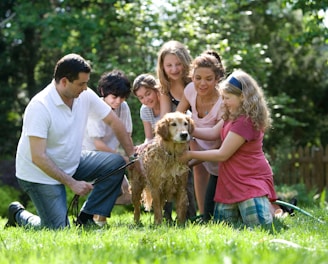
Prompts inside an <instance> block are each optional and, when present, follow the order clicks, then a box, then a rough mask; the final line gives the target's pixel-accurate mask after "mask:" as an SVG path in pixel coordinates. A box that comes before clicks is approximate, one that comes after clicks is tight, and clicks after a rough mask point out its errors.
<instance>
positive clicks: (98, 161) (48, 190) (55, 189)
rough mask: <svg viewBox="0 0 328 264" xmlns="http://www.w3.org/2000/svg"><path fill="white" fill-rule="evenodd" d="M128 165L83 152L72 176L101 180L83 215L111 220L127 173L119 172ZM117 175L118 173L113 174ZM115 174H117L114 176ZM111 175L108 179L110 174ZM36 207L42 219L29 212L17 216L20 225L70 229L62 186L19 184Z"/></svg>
mask: <svg viewBox="0 0 328 264" xmlns="http://www.w3.org/2000/svg"><path fill="white" fill-rule="evenodd" d="M124 164H125V161H124V159H123V157H122V156H121V155H118V154H113V153H109V152H101V151H83V152H82V154H81V159H80V164H79V166H78V168H77V170H76V172H75V174H74V175H73V178H74V179H76V180H81V181H82V180H83V181H90V182H91V181H94V180H96V179H98V180H100V181H101V182H99V183H98V184H95V185H94V188H93V190H92V191H91V192H90V194H89V196H88V198H87V200H86V201H85V203H84V204H83V206H82V208H81V211H83V212H84V213H87V214H92V215H93V214H98V215H102V216H106V217H109V216H110V213H111V211H112V209H113V207H114V205H115V201H116V198H117V197H118V196H119V194H120V192H121V184H122V180H123V176H124V169H122V170H120V171H116V170H117V169H118V168H119V167H121V166H123V165H124ZM114 171H115V172H114ZM113 172H114V173H113ZM111 173H113V174H112V175H110V176H108V175H109V174H111ZM18 182H19V184H20V186H21V187H22V189H23V190H24V191H25V192H27V194H28V195H29V197H30V198H31V200H32V202H33V204H34V206H35V207H36V210H37V213H38V215H39V216H35V215H32V214H31V213H29V212H27V211H26V210H24V211H21V212H19V213H18V214H17V215H16V220H17V223H18V224H19V225H22V226H32V227H35V228H39V227H46V228H50V229H58V228H64V227H66V226H69V221H68V219H67V201H66V190H65V186H64V185H62V184H58V185H48V184H38V183H32V182H27V181H23V180H19V179H18Z"/></svg>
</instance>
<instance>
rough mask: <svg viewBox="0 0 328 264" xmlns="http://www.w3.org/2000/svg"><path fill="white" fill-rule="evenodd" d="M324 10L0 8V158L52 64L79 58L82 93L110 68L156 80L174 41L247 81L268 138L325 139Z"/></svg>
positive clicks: (264, 6)
mask: <svg viewBox="0 0 328 264" xmlns="http://www.w3.org/2000/svg"><path fill="white" fill-rule="evenodd" d="M327 6H328V1H327V0H324V1H303V0H298V1H295V0H279V1H274V0H269V1H248V0H240V1H232V0H229V1H204V0H196V1H191V0H169V1H162V2H160V1H156V5H155V4H154V3H153V1H151V0H146V1H140V0H137V1H124V0H118V1H115V0H97V1H41V0H36V1H24V0H11V1H2V2H1V3H0V10H1V11H0V29H1V31H0V77H1V78H0V84H1V87H2V88H1V91H0V93H1V96H0V98H1V99H0V111H1V112H2V113H3V115H1V116H0V124H2V126H5V127H3V129H1V135H0V146H1V147H0V155H11V156H14V152H15V149H16V144H17V140H18V138H19V134H20V127H21V122H22V118H21V117H22V115H23V110H24V108H25V106H26V104H27V103H28V101H29V99H30V98H31V97H32V96H33V95H34V94H35V93H36V92H38V91H39V90H40V89H42V88H43V87H44V86H45V85H46V84H47V83H48V82H49V81H50V79H51V76H52V72H53V67H54V65H55V63H56V61H57V60H58V59H59V58H60V57H61V56H63V55H64V54H66V53H70V52H76V53H80V54H81V55H82V56H84V57H85V58H87V59H89V60H90V61H91V62H92V65H93V74H92V75H91V80H90V87H91V88H93V89H95V88H96V86H97V81H98V79H99V76H100V75H101V74H102V73H103V72H104V71H110V70H113V69H115V68H118V69H121V70H123V71H124V72H125V73H126V74H127V75H128V76H129V78H130V80H131V81H133V79H134V78H135V77H136V76H137V75H139V74H141V73H145V72H149V73H155V66H156V59H157V52H158V50H159V48H160V46H161V45H162V43H163V42H165V41H167V40H170V39H176V40H179V41H181V42H183V43H184V44H186V45H187V47H188V48H189V50H190V53H191V55H192V56H193V57H195V56H197V55H199V54H200V53H201V52H203V51H204V50H206V49H214V50H216V51H218V52H219V53H220V54H221V55H222V57H223V60H224V64H225V67H226V70H227V74H228V73H230V72H231V71H232V70H233V69H235V68H243V69H244V70H246V71H247V72H249V73H251V74H253V75H254V77H255V78H256V79H257V80H258V82H259V83H260V84H261V86H262V87H263V88H264V90H265V94H266V96H267V98H268V99H269V101H270V103H271V105H272V106H273V107H274V108H273V109H272V110H273V112H274V114H273V119H274V127H275V133H271V134H270V135H268V136H267V137H266V144H267V145H268V146H270V147H271V146H275V145H276V144H279V140H277V139H279V138H280V137H281V135H283V136H284V137H288V138H290V139H293V141H294V142H296V144H298V145H306V144H313V145H320V144H322V145H326V144H328V138H327V137H325V136H324V135H325V134H326V133H327V131H328V116H327V112H328V106H327V104H326V103H325V102H326V101H327V100H328V93H327V87H328V78H327V77H328V70H327V66H328V65H327V60H326V58H327V52H328V51H327V39H328V37H327V36H328V29H327V27H325V26H323V23H322V21H323V16H322V15H320V14H322V12H321V13H319V11H322V10H323V11H324V10H327ZM128 103H129V104H130V105H131V110H132V111H131V112H132V117H133V120H134V122H135V124H134V133H133V138H134V140H135V141H136V142H142V141H143V137H144V135H143V128H142V123H141V122H140V118H139V107H140V104H139V102H138V101H137V99H136V98H134V97H133V96H132V97H131V98H129V100H128Z"/></svg>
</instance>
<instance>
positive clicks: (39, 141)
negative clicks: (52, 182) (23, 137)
mask: <svg viewBox="0 0 328 264" xmlns="http://www.w3.org/2000/svg"><path fill="white" fill-rule="evenodd" d="M29 140H30V147H31V156H32V162H33V163H34V164H35V165H36V166H37V167H39V168H40V169H41V170H42V171H44V172H45V173H46V174H47V175H48V176H50V177H51V178H54V179H56V180H57V181H59V182H61V183H62V184H64V185H66V186H68V187H69V188H70V189H72V191H73V192H74V193H75V194H78V195H86V194H88V193H89V192H90V191H91V190H92V189H93V186H92V184H91V183H88V182H85V181H77V180H75V179H74V178H73V177H72V176H70V175H68V174H66V173H65V172H64V171H63V170H61V169H60V168H59V167H58V166H57V165H56V164H55V163H54V162H53V161H52V160H51V159H50V158H49V156H48V155H47V153H46V147H47V141H46V139H44V138H39V137H32V136H31V137H29Z"/></svg>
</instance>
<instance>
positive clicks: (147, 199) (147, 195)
mask: <svg viewBox="0 0 328 264" xmlns="http://www.w3.org/2000/svg"><path fill="white" fill-rule="evenodd" d="M142 202H143V204H144V207H145V210H146V211H148V212H150V210H151V207H152V203H153V197H152V196H151V192H150V190H149V188H147V187H146V188H145V189H144V191H143V193H142Z"/></svg>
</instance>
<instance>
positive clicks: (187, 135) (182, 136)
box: [155, 112, 195, 143]
mask: <svg viewBox="0 0 328 264" xmlns="http://www.w3.org/2000/svg"><path fill="white" fill-rule="evenodd" d="M194 128H195V125H194V121H193V120H192V119H191V117H190V116H188V115H186V114H183V113H181V112H172V113H167V114H165V115H164V116H163V117H162V118H161V119H160V120H159V121H158V122H157V124H156V127H155V134H156V135H159V136H160V137H161V138H162V139H163V140H166V141H173V142H177V143H184V142H188V141H190V139H191V133H192V132H193V131H194Z"/></svg>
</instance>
